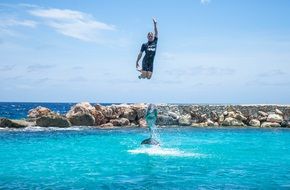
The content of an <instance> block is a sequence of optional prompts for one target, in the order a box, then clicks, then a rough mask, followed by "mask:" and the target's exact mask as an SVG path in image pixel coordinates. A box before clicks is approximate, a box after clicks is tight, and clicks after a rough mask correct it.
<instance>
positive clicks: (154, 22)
mask: <svg viewBox="0 0 290 190" xmlns="http://www.w3.org/2000/svg"><path fill="white" fill-rule="evenodd" d="M153 24H154V36H155V37H156V38H158V30H157V21H156V19H155V18H153Z"/></svg>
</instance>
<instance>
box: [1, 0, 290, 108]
mask: <svg viewBox="0 0 290 190" xmlns="http://www.w3.org/2000/svg"><path fill="white" fill-rule="evenodd" d="M289 12H290V1H288V0H279V1H275V0H267V1H265V0H235V1H229V0H183V1H177V0H172V1H166V2H165V1H156V0H155V1H153V0H147V1H131V0H122V1H119V0H96V1H89V0H74V1H70V0H62V1H59V0H50V1H40V0H37V1H36V0H35V1H33V0H31V1H15V0H9V1H8V0H7V1H4V0H2V1H1V2H0V86H1V92H0V101H19V102H22V101H29V102H39V101H40V102H79V101H89V102H136V103H138V102H152V103H237V104H238V103H241V104H255V103H259V104H264V103H265V104H275V103H279V104H289V103H290V88H289V87H290V77H289V76H290V75H289V74H290V22H289V21H290V14H289ZM152 17H154V18H156V19H157V21H158V29H159V42H158V49H157V54H156V57H155V62H154V73H153V77H152V79H151V80H139V79H138V78H137V76H138V73H137V72H136V70H135V61H136V58H137V54H138V52H139V51H140V48H141V44H142V43H144V42H146V40H147V38H146V34H147V32H149V31H152V30H153V23H152Z"/></svg>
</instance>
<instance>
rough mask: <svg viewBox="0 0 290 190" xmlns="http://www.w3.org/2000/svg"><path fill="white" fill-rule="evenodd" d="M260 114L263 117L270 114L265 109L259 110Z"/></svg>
mask: <svg viewBox="0 0 290 190" xmlns="http://www.w3.org/2000/svg"><path fill="white" fill-rule="evenodd" d="M258 114H259V115H260V116H262V117H268V115H269V114H267V113H266V112H263V111H258Z"/></svg>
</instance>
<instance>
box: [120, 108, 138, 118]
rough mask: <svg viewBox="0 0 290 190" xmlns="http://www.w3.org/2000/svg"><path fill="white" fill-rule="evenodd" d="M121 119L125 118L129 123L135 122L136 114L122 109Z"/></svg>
mask: <svg viewBox="0 0 290 190" xmlns="http://www.w3.org/2000/svg"><path fill="white" fill-rule="evenodd" d="M121 117H123V118H126V119H128V120H130V121H135V120H136V119H137V113H136V111H135V110H134V109H131V108H130V107H127V108H125V109H124V112H123V113H122V114H121Z"/></svg>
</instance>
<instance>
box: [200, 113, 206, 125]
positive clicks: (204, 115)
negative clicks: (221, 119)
mask: <svg viewBox="0 0 290 190" xmlns="http://www.w3.org/2000/svg"><path fill="white" fill-rule="evenodd" d="M206 121H207V116H206V114H202V115H200V118H199V123H204V122H206Z"/></svg>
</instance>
